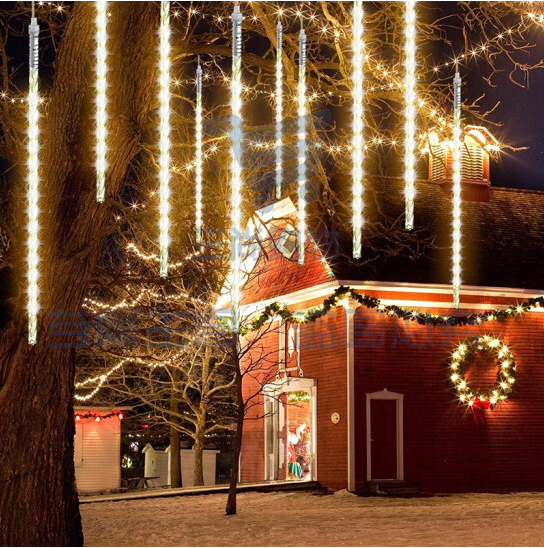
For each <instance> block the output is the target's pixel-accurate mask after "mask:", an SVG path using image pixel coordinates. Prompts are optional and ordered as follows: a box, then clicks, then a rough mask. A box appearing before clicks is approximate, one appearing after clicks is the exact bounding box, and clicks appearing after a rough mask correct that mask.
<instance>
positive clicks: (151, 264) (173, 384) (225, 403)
mask: <svg viewBox="0 0 544 548" xmlns="http://www.w3.org/2000/svg"><path fill="white" fill-rule="evenodd" d="M150 244H151V243H150ZM127 253H128V254H129V255H130V256H131V259H130V260H129V261H127V262H126V263H125V264H126V265H127V270H128V272H127V273H126V276H125V277H123V281H124V283H123V284H112V285H111V286H110V287H109V290H108V291H107V293H109V294H104V293H106V292H105V291H104V290H102V293H103V294H102V295H100V300H99V297H98V296H97V294H96V293H97V289H98V288H95V293H94V296H93V298H88V299H86V301H85V305H84V306H85V307H86V308H87V309H88V310H89V311H90V312H91V313H92V316H91V317H90V325H89V328H88V335H89V342H90V344H89V345H88V348H87V349H86V350H84V351H82V352H81V353H80V355H79V358H78V368H77V375H76V388H77V391H76V399H83V400H85V399H87V398H89V399H91V401H92V402H93V403H97V402H100V403H101V404H108V405H112V406H116V405H120V404H123V403H127V402H130V403H131V404H133V405H137V406H143V409H145V413H146V422H149V423H155V424H159V425H167V426H168V427H169V428H170V432H171V436H170V437H171V444H170V447H171V485H172V487H179V486H180V480H181V475H180V472H181V471H180V462H179V460H180V459H179V456H180V454H179V438H180V434H182V435H183V436H185V437H189V438H190V439H192V440H193V444H192V449H193V454H194V485H204V476H203V451H204V445H205V441H206V438H208V437H209V436H212V435H214V434H216V433H218V432H221V431H228V430H230V429H232V424H233V415H232V404H231V402H232V392H233V390H232V388H233V385H234V372H233V371H234V370H233V367H232V364H231V362H230V353H226V352H225V351H224V346H225V345H224V342H223V339H225V337H226V336H227V335H226V332H225V330H224V328H221V326H219V325H217V320H216V318H215V314H214V309H213V305H214V303H215V300H216V298H217V296H216V294H215V293H213V292H211V291H210V287H209V283H210V279H208V278H206V277H205V276H204V272H202V271H201V272H200V276H197V277H196V279H195V281H194V283H193V285H192V286H191V287H190V288H187V287H185V285H184V281H183V280H184V278H185V279H186V280H187V279H188V278H189V277H190V276H189V273H188V272H187V270H188V269H189V268H190V269H191V273H190V274H192V275H193V276H192V277H194V273H195V272H197V271H199V270H202V262H201V261H199V259H198V256H197V257H196V258H195V259H193V261H192V263H191V261H190V260H186V261H182V262H180V263H178V265H177V267H176V268H175V270H177V272H173V273H172V274H173V276H171V278H170V280H169V281H168V282H167V283H166V284H165V283H164V281H162V280H161V278H160V276H159V270H158V267H159V264H158V260H157V256H156V255H151V256H149V255H144V254H142V253H140V252H139V251H138V249H137V248H136V247H135V246H134V244H130V245H129V246H128V250H127ZM133 280H134V281H133ZM142 280H145V282H143V281H142ZM97 391H98V392H97Z"/></svg>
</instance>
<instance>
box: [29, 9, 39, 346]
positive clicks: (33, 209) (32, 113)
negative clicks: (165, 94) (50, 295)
mask: <svg viewBox="0 0 544 548" xmlns="http://www.w3.org/2000/svg"><path fill="white" fill-rule="evenodd" d="M39 34H40V26H39V25H38V20H37V19H36V17H35V12H34V2H32V19H31V21H30V25H29V27H28V35H29V54H30V57H29V76H28V135H27V136H28V144H27V153H28V175H27V177H28V181H27V184H28V188H27V200H28V220H27V231H28V242H27V245H28V248H27V278H28V280H27V282H28V343H29V344H30V345H34V344H36V340H37V331H38V311H39V302H38V297H39V288H38V276H39V270H38V263H39V253H38V250H39V245H40V243H39V230H40V225H39V205H38V200H39V182H40V179H39V171H38V170H39V146H40V143H39V120H40V110H39V104H40V96H39V90H38V65H39V57H40V49H39V42H38V40H39Z"/></svg>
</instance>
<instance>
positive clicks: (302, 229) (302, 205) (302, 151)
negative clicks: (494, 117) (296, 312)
mask: <svg viewBox="0 0 544 548" xmlns="http://www.w3.org/2000/svg"><path fill="white" fill-rule="evenodd" d="M298 48H299V49H298V94H297V98H298V109H297V117H298V140H297V143H298V170H297V175H298V219H297V220H298V238H297V239H298V264H301V265H302V264H304V251H305V246H306V152H307V146H306V33H305V32H304V29H303V28H301V29H300V33H299V36H298Z"/></svg>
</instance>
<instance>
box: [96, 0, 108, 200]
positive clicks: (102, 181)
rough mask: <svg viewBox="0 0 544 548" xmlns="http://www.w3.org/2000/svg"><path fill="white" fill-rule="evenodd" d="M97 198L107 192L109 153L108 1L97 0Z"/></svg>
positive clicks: (101, 198) (102, 196)
mask: <svg viewBox="0 0 544 548" xmlns="http://www.w3.org/2000/svg"><path fill="white" fill-rule="evenodd" d="M95 6H96V17H95V26H96V65H95V72H96V83H95V85H96V128H95V132H96V133H95V138H96V200H97V201H98V202H103V201H104V195H105V192H106V153H107V144H106V139H107V128H106V122H107V101H108V99H107V93H106V91H107V80H106V73H107V70H108V66H107V63H106V59H107V56H108V48H107V39H108V36H107V33H106V26H107V23H108V11H107V10H108V2H107V1H106V0H96V2H95Z"/></svg>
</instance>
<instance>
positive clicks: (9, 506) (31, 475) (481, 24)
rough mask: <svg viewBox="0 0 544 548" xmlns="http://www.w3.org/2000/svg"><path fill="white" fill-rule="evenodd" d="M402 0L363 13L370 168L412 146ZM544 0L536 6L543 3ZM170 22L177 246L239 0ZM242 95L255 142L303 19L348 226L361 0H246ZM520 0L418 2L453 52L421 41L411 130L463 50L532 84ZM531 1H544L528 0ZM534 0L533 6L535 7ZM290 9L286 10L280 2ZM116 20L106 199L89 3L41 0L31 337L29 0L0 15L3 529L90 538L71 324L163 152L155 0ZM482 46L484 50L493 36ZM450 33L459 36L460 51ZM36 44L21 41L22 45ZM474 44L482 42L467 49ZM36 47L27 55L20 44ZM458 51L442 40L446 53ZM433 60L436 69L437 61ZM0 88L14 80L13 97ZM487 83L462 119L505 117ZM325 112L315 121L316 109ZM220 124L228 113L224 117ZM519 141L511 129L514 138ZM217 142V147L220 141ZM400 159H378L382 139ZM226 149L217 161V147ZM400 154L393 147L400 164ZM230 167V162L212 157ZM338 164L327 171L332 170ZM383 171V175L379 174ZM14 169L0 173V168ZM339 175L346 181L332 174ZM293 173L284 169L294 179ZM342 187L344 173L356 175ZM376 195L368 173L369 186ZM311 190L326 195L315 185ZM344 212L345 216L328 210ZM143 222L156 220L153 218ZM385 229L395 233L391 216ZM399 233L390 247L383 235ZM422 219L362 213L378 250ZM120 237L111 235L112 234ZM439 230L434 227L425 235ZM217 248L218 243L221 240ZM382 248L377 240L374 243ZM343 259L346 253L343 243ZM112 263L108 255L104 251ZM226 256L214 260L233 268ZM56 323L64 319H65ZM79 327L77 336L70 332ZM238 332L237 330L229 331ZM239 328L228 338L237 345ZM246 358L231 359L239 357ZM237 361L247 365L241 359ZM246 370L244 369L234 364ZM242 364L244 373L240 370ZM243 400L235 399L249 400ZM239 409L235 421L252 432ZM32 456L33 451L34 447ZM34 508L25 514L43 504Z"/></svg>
mask: <svg viewBox="0 0 544 548" xmlns="http://www.w3.org/2000/svg"><path fill="white" fill-rule="evenodd" d="M402 6H403V4H402V3H401V2H379V3H370V4H369V6H368V9H367V13H366V17H365V44H366V47H367V52H366V53H367V56H366V57H365V82H366V86H367V87H366V88H365V89H366V94H365V100H366V106H365V122H366V124H365V125H366V128H367V132H368V138H367V144H368V151H367V157H366V170H367V172H368V173H372V174H373V175H375V176H377V177H382V176H384V175H393V176H398V175H399V174H400V173H401V168H400V165H399V164H400V162H399V158H400V156H401V154H400V153H401V149H402V128H403V117H402V113H403V109H404V94H403V88H402V73H403V65H402V60H403V55H402V47H403V24H404V22H403V8H402ZM535 6H536V4H535ZM172 9H173V11H174V17H173V21H174V27H175V32H176V40H175V46H176V47H175V51H174V55H173V61H174V66H175V67H176V75H175V76H176V77H175V79H174V82H173V84H174V85H173V93H174V102H175V106H176V108H175V109H173V111H174V112H175V117H174V120H173V126H174V127H175V131H174V132H173V136H174V137H175V139H174V140H175V142H174V143H173V157H174V158H175V161H174V162H173V165H172V172H173V173H174V174H175V180H174V183H175V187H176V189H177V191H178V192H177V193H176V195H175V196H174V197H173V210H174V211H176V212H177V215H176V222H175V225H174V226H173V229H172V234H171V236H172V241H175V242H176V244H177V245H179V247H180V248H183V247H187V248H189V247H191V246H192V243H190V242H187V239H186V238H185V235H186V234H187V233H188V230H187V227H188V226H189V225H190V223H192V219H193V215H192V211H191V207H192V203H193V202H192V198H191V197H192V188H193V174H192V168H191V165H192V163H193V160H192V157H193V145H192V143H193V115H192V112H193V107H194V100H193V96H194V93H193V91H194V82H193V78H192V76H191V75H192V74H193V70H194V66H195V61H196V59H195V57H196V55H198V54H200V55H202V56H203V62H204V64H205V73H206V75H207V78H205V84H206V86H207V90H208V94H207V97H208V99H207V100H206V104H205V108H206V112H207V116H208V118H209V119H211V118H214V117H219V116H225V115H228V112H229V107H228V101H227V100H226V96H228V93H227V90H226V87H225V78H226V79H227V81H228V75H229V71H230V63H229V60H230V56H231V44H230V26H229V17H228V16H229V13H230V11H231V10H232V3H230V2H215V3H209V2H208V3H200V2H195V3H193V2H183V3H181V2H180V3H177V2H173V6H172ZM242 9H243V11H244V13H245V16H246V17H245V20H244V36H245V37H246V38H245V44H244V56H243V63H244V100H245V101H246V102H247V103H249V102H250V101H252V102H253V105H254V106H255V107H256V108H255V109H253V113H252V114H250V113H249V112H248V113H247V116H246V118H245V120H244V123H245V125H246V132H247V135H248V141H247V143H246V145H247V148H248V149H250V150H252V152H253V153H254V157H255V156H257V157H258V156H259V154H260V152H261V151H262V149H261V148H259V147H258V146H257V144H256V143H252V142H250V141H251V139H250V137H251V134H252V132H253V131H255V130H256V128H258V127H259V126H261V125H262V124H263V123H269V122H270V121H271V119H272V110H271V107H272V104H271V102H272V100H273V93H274V89H273V84H272V82H273V79H274V70H275V63H274V57H275V45H276V44H275V25H276V21H277V18H278V17H281V18H282V20H283V22H284V28H285V35H284V55H283V58H284V66H285V88H284V89H285V94H286V96H288V97H294V96H295V93H296V85H297V33H298V30H299V28H300V19H301V17H302V18H303V19H304V22H305V29H306V33H307V35H308V43H309V45H310V47H309V51H308V100H309V104H310V108H311V110H312V111H314V112H315V111H317V110H323V109H326V110H329V111H330V112H332V113H333V114H334V112H336V113H343V114H340V115H339V116H337V117H336V118H334V116H333V118H332V119H331V120H330V123H327V124H326V125H325V126H323V127H321V128H319V127H315V128H310V129H315V140H314V141H315V143H314V144H315V145H316V146H317V145H318V144H319V145H320V146H319V147H318V148H321V150H323V151H324V154H323V155H321V156H319V155H317V154H316V158H318V162H317V164H316V169H315V172H314V173H313V174H312V184H313V185H314V187H315V189H316V190H318V191H319V192H316V200H315V201H314V202H313V204H312V207H311V225H312V226H314V227H323V226H329V225H330V224H331V223H332V221H331V219H334V220H335V221H334V222H340V223H342V224H343V225H344V227H346V226H349V224H348V223H347V218H348V217H349V214H348V213H349V212H348V208H347V206H346V204H347V203H349V200H346V196H345V191H344V189H345V188H346V184H345V178H346V177H347V176H349V169H350V149H349V141H348V138H349V129H348V127H347V125H346V124H345V123H343V121H344V120H345V114H346V112H347V109H348V108H349V105H350V101H351V92H352V88H353V86H352V83H351V64H350V40H351V31H350V29H351V3H347V2H329V3H327V2H320V3H308V4H293V3H285V4H281V5H280V6H278V5H276V4H274V3H271V2H251V3H247V4H246V3H244V4H243V5H242ZM528 9H529V8H528V7H527V4H526V3H523V2H481V3H472V2H461V3H459V4H458V7H457V10H456V11H445V9H444V8H442V7H441V4H440V3H436V4H433V3H420V10H422V12H423V15H422V16H421V17H420V18H419V20H418V31H419V32H418V35H419V37H420V40H421V41H425V42H427V43H433V42H434V43H435V44H437V45H440V44H442V45H444V44H445V45H446V47H447V48H448V49H449V50H450V49H453V50H454V51H455V53H454V56H453V57H454V58H447V59H446V60H444V56H443V53H441V54H439V55H438V57H439V58H438V59H437V58H436V56H435V55H432V54H428V49H425V48H419V49H418V57H417V65H418V97H419V100H420V101H419V103H418V127H419V128H421V130H422V133H423V134H424V133H425V131H426V130H427V129H429V128H430V127H431V126H432V127H438V128H439V129H440V130H441V131H442V132H443V133H444V135H446V134H448V132H449V122H450V120H451V109H450V108H449V105H450V91H451V90H450V87H449V82H450V79H451V70H452V67H454V66H455V65H457V64H459V63H460V64H464V63H467V64H468V63H472V62H473V59H479V61H480V64H479V70H480V71H481V73H482V78H483V79H484V80H485V83H486V84H490V85H495V82H496V76H497V74H498V72H499V70H508V71H509V74H510V79H511V81H512V82H514V83H515V84H517V85H526V84H527V81H528V77H529V74H530V71H531V70H533V69H535V68H541V67H542V62H541V61H540V60H536V61H535V62H532V61H531V58H530V53H531V43H530V36H531V32H532V30H533V28H534V27H535V26H538V25H539V24H540V23H539V18H538V16H537V17H531V16H530V13H528V12H526V10H528ZM531 9H533V8H531ZM534 9H535V10H537V7H534ZM280 10H281V15H280ZM110 11H111V18H110V22H109V28H108V35H109V38H110V39H109V49H110V51H109V56H108V63H109V71H108V77H109V79H110V80H109V84H110V85H109V90H110V97H109V104H108V112H109V125H108V130H109V135H110V142H109V149H110V154H109V157H108V173H107V181H106V186H107V199H106V203H105V204H102V205H100V204H96V203H95V199H94V196H95V171H94V165H93V162H94V150H93V145H92V143H91V132H90V129H89V128H90V127H92V114H91V112H92V108H91V107H92V96H93V87H92V85H91V84H92V82H91V77H90V71H89V67H90V66H92V51H93V37H94V11H93V3H91V2H75V3H73V4H71V5H70V6H63V5H57V4H52V3H51V4H50V3H47V2H46V3H43V5H42V6H39V8H38V17H39V19H40V22H41V23H42V25H43V28H44V32H43V38H42V42H43V43H44V45H45V47H44V48H42V49H43V51H45V54H44V57H43V59H42V66H43V67H44V69H45V70H44V72H43V74H44V78H43V82H42V90H43V96H44V99H45V102H44V105H43V116H42V123H41V150H40V159H41V178H42V181H43V182H44V183H43V185H42V187H41V189H40V194H41V196H40V200H41V224H42V231H41V248H40V256H41V258H42V262H41V265H40V276H41V277H40V287H41V298H40V306H41V313H40V317H39V321H38V327H39V334H38V344H37V345H36V346H33V347H29V346H28V345H27V343H26V311H25V290H24V287H25V279H26V278H25V261H24V249H25V239H26V234H25V220H24V209H25V208H24V207H21V205H20V204H24V203H25V201H24V197H23V192H22V190H23V188H24V185H22V184H20V181H22V180H23V179H24V167H23V166H24V156H25V153H24V138H23V137H22V135H23V131H24V126H25V116H24V114H25V101H24V92H25V90H24V88H23V89H19V87H18V85H20V84H19V82H21V81H24V78H21V76H22V75H24V70H21V66H24V64H25V63H23V62H22V57H21V53H20V52H19V51H17V49H18V48H19V46H20V37H21V36H22V35H25V34H26V29H24V28H23V24H24V25H25V26H26V22H27V21H28V17H29V14H28V9H26V8H24V9H23V8H22V7H21V5H19V4H17V5H11V4H10V6H9V8H8V9H5V10H3V11H2V13H1V18H0V83H1V89H2V92H0V129H1V131H0V157H1V159H2V161H3V162H5V164H4V165H6V172H5V173H4V174H3V179H4V181H5V183H6V184H2V185H1V187H0V192H1V195H0V207H1V208H2V215H0V227H1V230H2V235H1V240H2V242H4V244H5V245H7V246H8V248H7V249H5V248H4V249H3V250H2V253H1V262H0V269H10V270H11V271H12V272H13V276H14V278H15V279H16V280H17V284H16V285H17V288H16V289H17V292H16V294H15V295H14V296H13V299H12V301H11V304H12V307H13V314H12V316H11V318H10V321H9V322H8V323H7V325H6V327H5V328H4V329H3V330H2V332H1V333H0V430H1V431H2V442H3V443H2V444H1V445H0V460H1V461H2V463H7V464H6V465H5V466H3V467H2V468H1V469H0V485H1V489H0V514H1V515H2V516H6V515H9V516H10V518H9V527H2V528H1V529H0V543H2V544H6V545H20V544H28V545H30V544H52V545H65V544H81V543H82V534H81V525H80V520H79V513H78V509H77V496H76V493H75V487H74V469H73V447H72V438H73V430H74V426H73V406H72V396H73V380H74V360H75V353H74V350H73V348H70V346H71V345H72V344H75V343H78V338H79V335H78V334H74V329H75V328H76V325H77V323H78V321H79V318H78V316H77V315H78V314H79V313H80V310H81V307H82V304H83V300H84V297H85V296H86V295H87V294H88V291H89V286H90V284H91V283H98V284H103V285H106V286H107V285H108V283H110V280H111V279H113V278H111V277H105V278H104V277H103V276H102V273H103V271H101V270H100V268H98V267H99V265H100V263H101V259H102V257H103V255H104V254H108V253H111V252H112V251H111V247H110V246H111V245H112V240H111V234H112V233H114V232H116V231H117V230H120V229H123V230H124V229H125V228H126V225H127V223H128V222H129V220H130V219H131V218H134V216H137V215H138V211H137V210H138V208H136V210H134V208H132V207H131V201H132V200H133V199H137V200H138V201H139V202H142V197H144V196H145V198H146V201H147V200H149V203H151V205H152V207H149V208H148V209H147V211H151V210H152V211H153V212H155V213H156V207H154V206H155V205H156V204H155V202H154V201H153V198H152V197H150V194H151V192H153V191H154V189H155V188H156V186H157V185H156V180H155V176H154V175H155V173H156V171H155V165H154V157H155V154H156V152H157V150H156V148H157V147H156V146H155V145H154V143H155V142H156V133H155V132H154V124H152V123H151V119H150V117H149V112H150V110H151V109H152V108H154V107H155V106H156V104H155V101H154V99H153V98H154V91H155V89H156V87H155V83H156V66H157V55H156V52H157V47H156V46H157V44H156V35H157V33H156V28H157V25H158V11H159V10H158V5H157V3H152V2H135V3H132V2H130V3H127V2H112V3H111V6H110ZM482 46H483V47H482ZM457 47H459V49H458V50H457ZM25 52H26V48H25ZM473 52H474V54H473ZM24 57H25V59H26V53H25V55H24ZM448 57H449V54H448ZM435 69H437V70H435ZM2 93H3V95H2ZM481 99H482V98H481V97H474V98H469V99H467V100H466V101H465V103H464V105H463V114H464V117H465V118H466V119H467V120H470V121H476V122H484V121H485V122H486V123H488V124H499V123H500V120H497V119H496V117H495V112H494V109H487V110H486V109H485V108H484V107H482V100H481ZM295 115H296V113H295V104H294V102H293V101H290V100H289V101H286V102H285V116H286V118H292V117H294V116H295ZM314 125H315V124H314ZM214 127H216V128H217V127H218V126H217V124H216V125H215V126H214ZM506 146H508V145H507V144H503V147H506ZM214 147H215V148H214ZM385 149H386V152H388V154H389V156H386V155H385V156H384V150H385ZM228 154H229V141H228V136H227V135H225V132H224V131H219V130H218V131H216V132H215V133H213V131H212V132H208V136H207V139H206V155H207V156H206V159H207V161H208V162H209V164H208V166H209V172H208V173H207V176H208V185H207V191H206V198H205V202H204V207H205V211H206V223H207V226H208V227H213V228H214V229H216V230H217V231H218V233H217V234H219V235H218V236H217V238H216V242H215V243H216V245H217V247H218V248H221V249H223V250H224V249H225V246H226V244H227V241H228V240H227V238H225V237H224V235H223V234H224V233H223V232H222V231H223V230H224V229H225V228H226V227H227V226H228V220H227V219H228V215H227V212H228V209H229V204H228V199H227V196H228V192H227V190H228V176H225V169H224V167H225V166H226V165H228V161H227V158H228ZM212 160H215V161H216V162H217V163H216V164H214V166H212V165H211V161H212ZM389 160H391V161H389ZM217 166H219V169H216V167H217ZM331 168H332V169H331ZM373 180H374V179H372V181H373ZM4 181H3V183H4ZM338 181H339V182H338ZM294 184H295V181H292V180H287V181H285V190H286V193H289V192H291V191H293V190H294V188H295V186H294ZM348 186H349V185H348ZM266 192H267V189H266V185H263V186H260V187H259V186H253V187H252V188H246V189H245V191H244V198H245V200H244V204H245V205H244V208H245V211H244V213H245V218H246V219H247V218H249V216H250V215H251V214H252V210H253V209H254V205H255V203H256V196H261V197H262V196H263V193H264V194H266ZM365 192H366V195H367V196H368V198H367V199H368V201H369V202H371V201H372V200H373V199H374V191H373V189H372V185H370V184H369V185H368V188H366V190H365ZM317 196H318V197H317ZM333 224H334V223H333ZM146 226H147V228H148V229H149V230H150V234H156V230H155V229H154V228H153V229H151V228H149V227H151V226H153V227H154V226H155V225H151V224H149V223H148V224H146ZM384 227H385V230H384ZM384 237H385V238H386V239H387V241H388V243H389V244H390V245H387V246H383V245H381V244H382V243H383V238H384ZM423 237H424V235H423V234H422V233H421V231H418V230H415V231H412V232H406V231H403V230H402V223H399V222H398V219H386V220H381V221H380V222H376V223H374V222H369V223H368V224H366V225H365V241H366V243H367V245H368V246H369V248H371V249H373V250H375V251H376V252H378V253H380V254H382V255H383V254H384V253H385V254H398V253H408V254H411V255H414V254H417V253H421V252H422V251H421V249H422V246H421V243H422V242H421V238H423ZM114 243H115V242H114ZM423 243H424V244H428V245H432V242H425V241H424V242H423ZM219 255H221V253H219ZM380 256H381V255H380ZM344 259H345V260H351V259H350V258H349V257H345V258H344ZM104 264H107V263H104ZM226 265H228V263H227V262H226V261H223V262H222V263H221V264H220V262H218V263H217V267H214V269H213V270H216V271H217V272H218V273H220V274H221V275H222V276H223V278H224V277H225V276H226V271H227V270H228V268H227V267H226ZM59 323H63V324H64V325H63V326H62V329H61V330H58V329H56V328H55V325H57V326H58V325H59ZM70 331H72V333H70ZM235 343H236V344H235ZM240 346H241V345H239V341H234V340H233V341H232V345H231V347H232V348H233V349H234V348H237V347H238V348H239V350H238V352H234V351H233V352H234V354H235V355H238V354H239V352H241V350H240ZM232 361H233V362H235V365H236V364H237V363H238V362H236V361H235V360H234V357H233V360H232ZM237 370H238V371H239V368H237ZM240 374H241V373H240ZM238 381H239V378H238V379H237V384H236V386H237V387H239V386H240V383H239V382H238ZM240 401H241V397H239V398H238V402H240ZM241 420H242V419H241V418H240V417H238V421H239V424H240V429H241ZM28 455H35V458H34V459H32V461H29V460H28ZM37 508H39V509H40V518H39V519H36V520H29V519H28V516H29V515H33V514H34V513H35V512H36V509H37Z"/></svg>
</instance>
